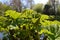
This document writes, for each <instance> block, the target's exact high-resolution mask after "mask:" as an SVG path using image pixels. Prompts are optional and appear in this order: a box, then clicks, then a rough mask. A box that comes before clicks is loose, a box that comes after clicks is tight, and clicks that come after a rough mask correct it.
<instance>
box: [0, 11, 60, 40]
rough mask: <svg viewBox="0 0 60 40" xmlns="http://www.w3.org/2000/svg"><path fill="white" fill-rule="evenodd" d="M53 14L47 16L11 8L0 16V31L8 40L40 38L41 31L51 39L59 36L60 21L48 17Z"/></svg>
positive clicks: (35, 39) (53, 39)
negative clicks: (20, 11) (19, 11)
mask: <svg viewBox="0 0 60 40" xmlns="http://www.w3.org/2000/svg"><path fill="white" fill-rule="evenodd" d="M50 18H54V16H48V15H44V14H40V13H36V12H35V11H33V10H25V11H23V12H22V13H18V12H16V11H13V10H8V11H6V12H5V15H4V16H0V32H4V35H6V34H8V35H6V36H4V38H5V39H6V38H7V37H8V38H9V40H18V39H19V40H25V39H26V40H40V39H39V38H40V36H41V34H42V33H44V34H45V35H47V36H48V38H49V39H50V40H51V39H52V40H55V39H57V38H58V37H60V33H59V32H60V30H59V29H60V22H59V21H57V20H54V21H50V20H48V19H50Z"/></svg>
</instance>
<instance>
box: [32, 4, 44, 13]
mask: <svg viewBox="0 0 60 40" xmlns="http://www.w3.org/2000/svg"><path fill="white" fill-rule="evenodd" d="M43 7H44V6H43V4H36V5H34V6H33V10H35V11H36V12H38V13H41V12H42V11H43Z"/></svg>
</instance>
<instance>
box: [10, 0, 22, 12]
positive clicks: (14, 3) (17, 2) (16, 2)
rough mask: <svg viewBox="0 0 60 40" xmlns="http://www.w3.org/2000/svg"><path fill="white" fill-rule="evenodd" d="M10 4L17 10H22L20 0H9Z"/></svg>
mask: <svg viewBox="0 0 60 40" xmlns="http://www.w3.org/2000/svg"><path fill="white" fill-rule="evenodd" d="M10 5H11V6H12V8H13V9H14V10H16V11H18V12H21V11H22V4H21V0H11V1H10Z"/></svg>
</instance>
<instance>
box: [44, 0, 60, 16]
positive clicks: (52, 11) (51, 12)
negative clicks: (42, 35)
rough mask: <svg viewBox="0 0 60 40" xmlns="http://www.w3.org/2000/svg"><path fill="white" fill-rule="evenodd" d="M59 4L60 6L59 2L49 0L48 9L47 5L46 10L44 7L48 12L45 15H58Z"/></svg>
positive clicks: (57, 0)
mask: <svg viewBox="0 0 60 40" xmlns="http://www.w3.org/2000/svg"><path fill="white" fill-rule="evenodd" d="M58 4H59V0H49V1H48V2H47V4H46V5H47V6H48V7H46V5H45V7H46V8H45V7H44V12H45V11H47V12H45V13H47V14H49V15H56V14H57V8H58ZM49 6H50V7H49ZM47 9H48V10H47Z"/></svg>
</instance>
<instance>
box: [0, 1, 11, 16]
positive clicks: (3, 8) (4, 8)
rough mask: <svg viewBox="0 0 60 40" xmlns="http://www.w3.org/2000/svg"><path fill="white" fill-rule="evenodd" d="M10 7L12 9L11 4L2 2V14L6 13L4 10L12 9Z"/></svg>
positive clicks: (0, 13) (0, 4)
mask: <svg viewBox="0 0 60 40" xmlns="http://www.w3.org/2000/svg"><path fill="white" fill-rule="evenodd" d="M10 9H12V8H11V6H9V5H6V4H2V3H1V2H0V15H4V12H5V11H7V10H10Z"/></svg>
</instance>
